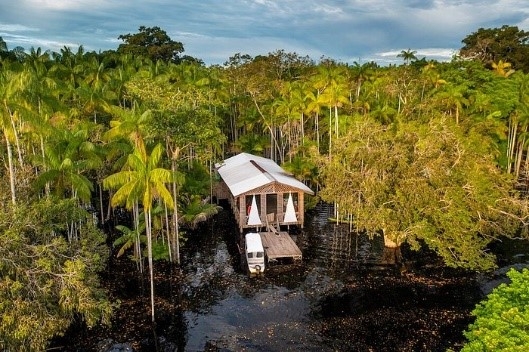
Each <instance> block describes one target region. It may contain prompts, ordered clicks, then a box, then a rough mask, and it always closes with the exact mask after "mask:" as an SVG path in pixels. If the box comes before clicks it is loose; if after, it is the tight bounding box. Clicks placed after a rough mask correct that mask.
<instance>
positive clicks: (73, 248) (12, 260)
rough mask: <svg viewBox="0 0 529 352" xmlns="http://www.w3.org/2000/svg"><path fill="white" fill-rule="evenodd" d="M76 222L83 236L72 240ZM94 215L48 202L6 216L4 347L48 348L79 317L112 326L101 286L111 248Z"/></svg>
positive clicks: (0, 266) (0, 222)
mask: <svg viewBox="0 0 529 352" xmlns="http://www.w3.org/2000/svg"><path fill="white" fill-rule="evenodd" d="M72 222H77V223H78V224H81V226H80V228H79V238H78V239H77V240H74V241H71V242H68V241H67V239H66V232H67V231H68V228H69V226H71V224H72ZM104 240H105V238H104V236H103V234H102V233H101V232H100V231H99V230H98V229H97V228H96V227H95V226H94V224H93V219H92V218H91V215H89V214H87V213H86V212H84V211H81V210H80V209H79V208H78V207H77V204H76V202H74V201H64V200H57V199H53V200H51V199H48V200H43V201H39V202H34V203H32V204H31V205H19V206H17V207H16V208H14V209H13V210H10V209H6V208H4V209H3V210H2V212H0V242H1V243H2V246H0V316H1V317H2V318H1V319H0V349H2V350H13V351H14V350H16V351H39V350H44V349H45V347H46V345H47V341H48V340H49V339H50V338H52V337H53V336H55V335H62V334H63V333H64V331H65V330H66V328H67V327H68V326H69V324H70V323H71V322H72V321H73V319H74V317H75V316H77V315H79V316H80V317H81V318H82V319H84V321H85V322H86V324H87V325H88V326H94V325H95V324H97V323H100V322H103V323H105V324H109V323H110V317H111V313H112V306H113V305H112V304H111V303H110V302H109V301H108V299H107V297H106V295H105V293H104V291H103V290H102V289H101V287H100V285H99V279H98V272H99V271H100V270H102V269H103V268H104V265H105V262H106V256H107V253H108V252H107V250H106V248H105V245H104Z"/></svg>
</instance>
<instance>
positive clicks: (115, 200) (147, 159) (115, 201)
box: [103, 144, 174, 323]
mask: <svg viewBox="0 0 529 352" xmlns="http://www.w3.org/2000/svg"><path fill="white" fill-rule="evenodd" d="M162 155H163V148H162V145H161V144H157V145H156V146H155V147H154V149H153V150H152V152H151V155H150V156H148V155H147V153H146V152H145V148H142V147H141V146H140V147H137V148H135V149H134V152H133V154H130V155H129V157H128V159H127V168H126V169H125V170H123V171H120V172H118V173H115V174H113V175H110V176H108V177H107V178H105V179H104V180H103V186H104V187H105V188H106V189H117V191H116V192H115V193H114V195H113V197H112V199H111V202H112V206H118V205H125V207H126V208H127V209H129V210H132V209H133V208H134V207H135V205H136V204H137V203H140V204H141V205H142V206H143V211H144V213H145V224H146V226H145V229H146V234H147V255H148V262H149V276H150V291H151V317H152V322H153V323H154V273H153V257H152V212H151V210H152V206H153V201H154V200H155V199H159V200H161V201H162V202H163V203H164V205H165V206H167V207H168V208H169V209H172V208H173V198H172V196H171V193H170V192H169V190H168V189H167V187H166V184H168V183H170V182H172V181H173V178H174V177H173V173H172V172H171V171H170V170H166V169H164V168H160V167H158V164H159V163H160V161H161V158H162Z"/></svg>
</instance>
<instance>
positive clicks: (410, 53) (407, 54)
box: [397, 49, 417, 65]
mask: <svg viewBox="0 0 529 352" xmlns="http://www.w3.org/2000/svg"><path fill="white" fill-rule="evenodd" d="M415 54H417V51H416V50H411V49H408V50H402V51H401V52H400V54H398V55H397V57H401V58H402V59H403V60H404V64H405V65H408V64H409V63H410V61H412V60H417V56H415Z"/></svg>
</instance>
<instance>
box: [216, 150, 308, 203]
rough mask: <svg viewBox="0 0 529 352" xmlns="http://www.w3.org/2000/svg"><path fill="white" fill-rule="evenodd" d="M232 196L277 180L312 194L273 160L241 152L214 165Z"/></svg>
mask: <svg viewBox="0 0 529 352" xmlns="http://www.w3.org/2000/svg"><path fill="white" fill-rule="evenodd" d="M215 166H216V168H217V171H218V173H219V175H220V177H222V179H223V180H224V182H225V183H226V185H227V186H228V188H229V189H230V191H231V194H232V195H233V196H238V195H240V194H243V193H246V192H248V191H251V190H252V189H256V188H258V187H262V186H265V185H267V184H270V183H274V182H278V183H282V184H284V185H288V186H291V187H294V188H297V189H299V190H301V191H303V192H305V193H309V194H314V192H313V191H312V190H311V189H310V188H309V187H307V186H306V185H305V184H304V183H303V182H300V181H298V180H296V179H295V178H294V176H292V175H291V174H289V173H287V172H286V171H285V170H283V169H282V168H281V167H280V166H279V165H277V164H276V163H275V162H274V161H273V160H270V159H267V158H263V157H260V156H256V155H252V154H248V153H241V154H237V155H235V156H232V157H231V158H228V159H226V160H224V161H223V162H222V163H218V164H216V165H215Z"/></svg>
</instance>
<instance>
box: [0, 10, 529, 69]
mask: <svg viewBox="0 0 529 352" xmlns="http://www.w3.org/2000/svg"><path fill="white" fill-rule="evenodd" d="M505 24H506V25H511V26H518V28H519V29H522V30H526V31H529V1H526V0H497V1H491V0H487V1H485V0H385V1H384V0H332V1H315V0H200V1H183V0H0V37H2V38H3V39H4V41H5V42H7V45H8V48H9V49H13V48H14V47H16V46H21V47H24V48H25V49H26V50H29V48H31V47H34V48H38V47H40V48H42V49H43V50H52V51H59V50H60V49H61V48H63V47H64V46H69V47H72V49H77V48H78V47H79V45H83V47H84V48H85V50H87V51H92V50H95V51H100V50H107V49H117V47H118V45H119V44H120V43H122V41H121V40H118V39H117V38H118V36H119V35H120V34H127V33H137V32H138V28H139V27H140V26H146V27H154V26H158V27H160V28H161V29H163V30H165V31H166V32H167V34H168V35H169V36H170V37H171V39H173V40H175V41H179V42H182V43H183V44H184V49H185V52H184V54H187V55H191V56H194V57H197V58H200V59H202V60H203V61H204V62H205V63H206V64H207V65H211V64H223V63H224V62H226V61H227V60H228V59H229V57H230V56H233V55H234V54H236V53H241V54H250V55H252V56H256V55H266V54H268V53H269V52H274V51H277V50H280V49H281V50H284V51H286V52H295V53H297V54H299V55H301V56H306V55H307V56H309V57H311V58H312V59H314V60H316V61H317V60H319V59H320V58H321V57H326V58H332V59H335V60H337V61H340V62H347V63H353V62H355V61H356V62H358V63H365V62H369V61H373V60H374V61H376V62H378V63H379V64H381V65H384V64H387V63H400V62H402V60H401V59H399V58H397V57H396V56H397V55H398V53H400V51H401V50H408V49H411V50H415V51H417V54H416V56H417V57H419V58H421V57H426V58H427V59H436V60H449V59H450V58H451V57H452V55H453V54H454V53H456V52H457V50H458V49H460V48H461V46H462V43H461V40H462V39H464V38H465V37H466V36H467V35H469V34H471V33H472V32H475V31H477V30H478V29H479V28H480V27H483V28H496V27H501V26H502V25H505Z"/></svg>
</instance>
